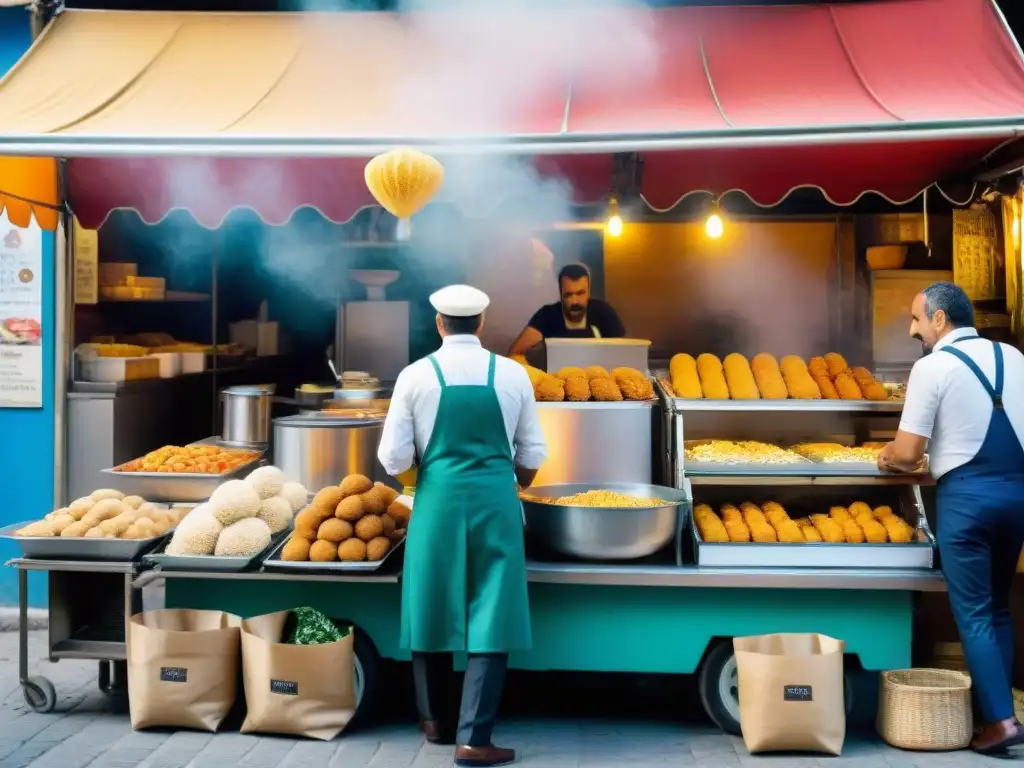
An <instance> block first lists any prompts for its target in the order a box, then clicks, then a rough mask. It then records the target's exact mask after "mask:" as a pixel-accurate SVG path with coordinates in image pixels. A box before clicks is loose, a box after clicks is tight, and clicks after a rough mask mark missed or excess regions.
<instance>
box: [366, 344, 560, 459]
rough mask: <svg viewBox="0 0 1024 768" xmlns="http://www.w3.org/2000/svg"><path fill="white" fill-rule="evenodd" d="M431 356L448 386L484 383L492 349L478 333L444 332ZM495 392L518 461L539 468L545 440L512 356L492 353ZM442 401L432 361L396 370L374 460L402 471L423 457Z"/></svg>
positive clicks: (527, 382)
mask: <svg viewBox="0 0 1024 768" xmlns="http://www.w3.org/2000/svg"><path fill="white" fill-rule="evenodd" d="M434 359H435V360H437V364H438V366H439V367H440V368H441V373H442V374H443V375H444V381H445V384H447V385H449V386H452V385H456V386H457V385H461V384H475V385H480V386H486V385H487V370H488V366H489V365H490V359H491V353H490V352H488V351H487V350H486V349H484V348H483V347H482V346H481V345H480V340H479V339H477V337H476V336H469V335H459V336H446V337H445V338H444V340H443V342H442V344H441V348H440V349H439V350H438V351H437V352H435V353H434ZM494 391H495V394H496V395H497V397H498V405H499V406H500V408H501V415H502V418H503V419H504V421H505V434H506V435H507V436H508V444H509V449H510V450H511V451H512V456H513V457H514V458H515V463H516V465H517V466H519V467H522V468H523V469H540V466H541V464H543V463H544V459H546V458H547V443H546V441H545V440H544V433H543V432H541V429H540V419H539V417H538V415H537V403H536V401H535V400H534V396H533V386H532V385H531V384H530V377H529V376H527V375H526V370H525V369H524V368H523V367H522V366H521V365H519V363H517V362H515V361H514V360H509V359H508V358H506V357H501V356H496V357H495V360H494ZM440 402H441V383H440V382H439V381H438V380H437V374H436V372H435V371H434V367H433V366H432V365H431V364H430V360H428V359H427V358H423V359H421V360H417V361H416V362H415V363H413V364H412V365H410V366H408V367H407V368H405V370H403V371H402V372H401V373H400V374H399V376H398V381H397V382H395V391H394V394H393V395H392V396H391V406H390V407H389V409H388V415H387V418H386V419H385V420H384V433H383V435H381V440H380V447H379V448H378V449H377V458H378V459H379V460H380V463H381V464H382V465H383V466H384V470H385V471H386V472H387V473H388V474H389V475H397V474H399V473H400V472H404V471H405V470H407V469H409V468H410V467H411V466H413V464H415V463H416V460H417V457H419V458H422V457H423V455H424V453H425V451H426V449H427V443H428V442H429V441H430V435H431V433H432V432H433V431H434V420H435V419H436V418H437V407H438V404H439V403H440Z"/></svg>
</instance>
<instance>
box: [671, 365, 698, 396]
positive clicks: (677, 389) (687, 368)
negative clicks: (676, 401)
mask: <svg viewBox="0 0 1024 768" xmlns="http://www.w3.org/2000/svg"><path fill="white" fill-rule="evenodd" d="M668 372H669V378H671V379H672V391H673V392H674V393H675V396H676V397H682V398H684V399H686V400H699V399H701V398H702V397H704V392H703V390H701V388H700V376H699V375H698V374H697V361H696V360H694V359H693V357H691V356H690V355H676V356H675V357H673V358H672V360H671V361H669V364H668Z"/></svg>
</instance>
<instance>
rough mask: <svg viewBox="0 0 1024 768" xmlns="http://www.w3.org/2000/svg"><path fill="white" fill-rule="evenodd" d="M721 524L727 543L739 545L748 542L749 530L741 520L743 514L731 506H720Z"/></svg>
mask: <svg viewBox="0 0 1024 768" xmlns="http://www.w3.org/2000/svg"><path fill="white" fill-rule="evenodd" d="M721 511H722V523H723V524H724V525H725V530H726V533H728V534H729V541H731V542H733V543H736V544H740V543H745V542H748V541H750V528H748V527H747V524H746V522H744V520H743V514H742V513H741V512H740V511H739V509H737V508H736V507H734V506H733V505H732V504H723V505H722V510H721Z"/></svg>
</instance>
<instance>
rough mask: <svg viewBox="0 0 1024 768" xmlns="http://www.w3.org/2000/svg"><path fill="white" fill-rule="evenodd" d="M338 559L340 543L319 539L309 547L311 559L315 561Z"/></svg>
mask: <svg viewBox="0 0 1024 768" xmlns="http://www.w3.org/2000/svg"><path fill="white" fill-rule="evenodd" d="M337 559H338V545H337V544H335V543H334V542H333V541H324V540H323V539H317V540H316V541H314V542H313V545H312V546H311V547H310V548H309V560H310V562H313V563H333V562H334V561H335V560H337Z"/></svg>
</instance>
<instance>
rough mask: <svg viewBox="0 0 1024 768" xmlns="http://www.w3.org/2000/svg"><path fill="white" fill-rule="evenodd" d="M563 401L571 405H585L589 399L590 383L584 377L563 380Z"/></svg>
mask: <svg viewBox="0 0 1024 768" xmlns="http://www.w3.org/2000/svg"><path fill="white" fill-rule="evenodd" d="M565 399H566V400H568V401H569V402H571V403H585V402H587V401H588V400H589V399H590V381H589V380H588V379H587V377H586V376H572V377H570V378H568V379H566V380H565Z"/></svg>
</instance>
